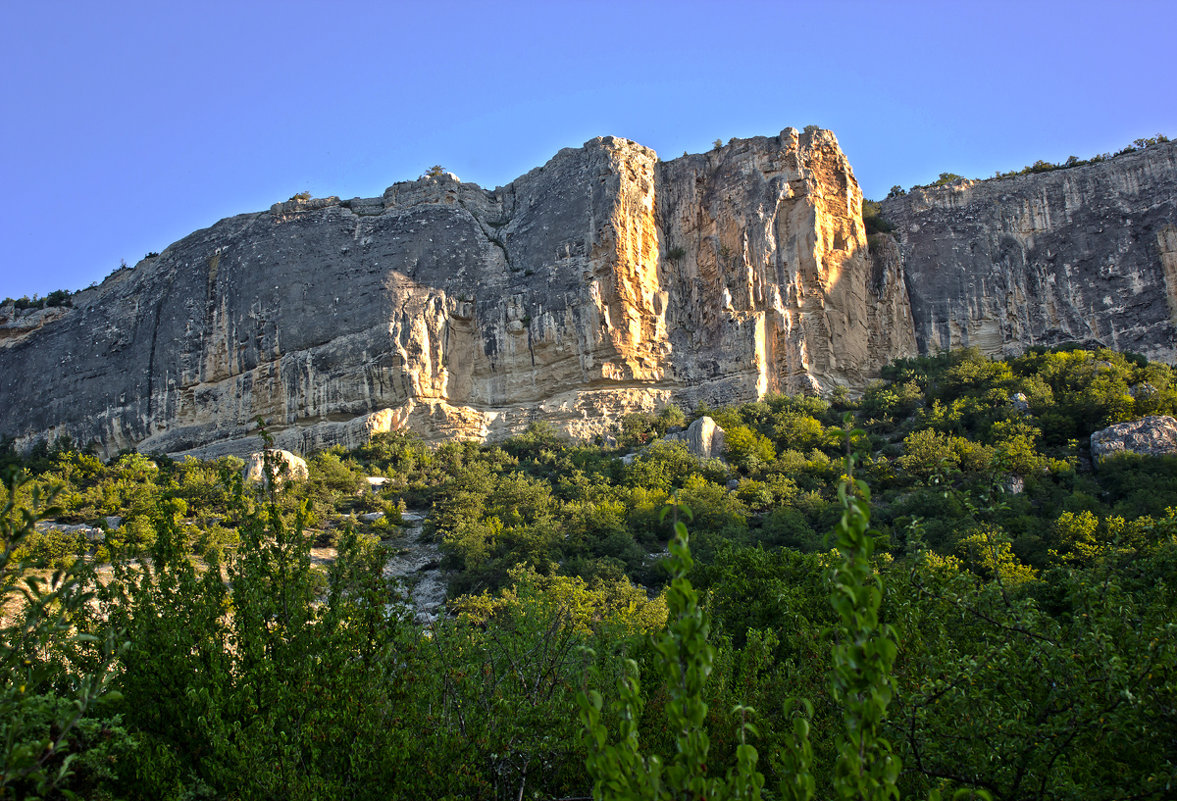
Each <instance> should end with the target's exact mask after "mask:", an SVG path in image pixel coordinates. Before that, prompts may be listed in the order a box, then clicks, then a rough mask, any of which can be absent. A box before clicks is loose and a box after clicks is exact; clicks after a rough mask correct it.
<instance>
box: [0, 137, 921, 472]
mask: <svg viewBox="0 0 1177 801" xmlns="http://www.w3.org/2000/svg"><path fill="white" fill-rule="evenodd" d="M860 203H861V195H860V193H859V190H858V186H857V184H856V182H855V180H854V176H853V174H852V172H851V170H850V167H849V165H848V163H847V162H846V159H845V157H844V156H843V155H842V153H841V151H840V150H839V149H838V145H837V141H836V140H835V139H834V137H833V135H832V134H830V133H829V132H826V131H820V130H816V129H814V130H810V131H808V132H806V133H803V134H802V133H798V132H797V131H794V130H792V129H787V130H786V131H785V132H784V133H782V134H781V136H779V137H771V138H764V137H762V138H757V139H750V140H738V141H737V140H733V142H732V143H731V144H729V145H728V146H727V147H725V148H722V149H719V150H716V151H713V152H711V153H707V154H703V155H696V156H689V157H684V158H682V159H678V160H675V161H673V162H669V163H660V162H659V161H658V159H657V157H656V156H655V154H654V152H653V151H651V150H648V149H647V148H644V147H642V146H640V145H637V144H635V143H633V142H630V141H627V140H624V139H614V138H604V139H596V140H593V141H590V142H588V143H587V144H586V145H585V146H584V147H582V148H578V149H567V150H563V151H561V152H560V153H558V154H557V155H556V156H555V157H554V158H553V159H552V160H551V161H550V162H548V163H547V164H545V165H544V166H543V167H541V168H539V169H536V170H533V171H532V172H530V173H528V174H527V175H525V176H523V177H521V178H519V179H518V180H516V181H514V182H513V183H512V184H510V185H508V186H506V187H502V188H499V189H496V190H494V191H487V190H484V189H482V188H480V187H477V186H475V185H472V184H464V183H460V182H459V181H458V180H457V179H456V178H454V177H453V176H451V175H441V176H435V177H426V178H422V179H420V180H417V181H413V182H406V183H399V184H396V185H394V186H392V187H390V188H389V189H388V190H387V191H386V192H385V193H384V196H383V197H380V198H369V199H355V200H351V201H339V200H338V199H336V198H328V199H322V200H310V201H302V202H299V201H291V202H288V203H280V204H276V205H275V206H273V207H272V208H271V209H270V210H269V211H268V212H261V213H256V214H245V215H241V216H238V217H233V218H230V219H227V220H222V221H221V222H219V223H217V224H216V225H214V226H213V227H211V228H208V229H206V230H203V231H198V232H196V233H194V234H192V235H191V236H189V237H187V238H186V239H184V240H182V241H180V242H177V243H176V244H174V245H172V246H171V247H169V248H168V249H167V250H166V251H164V252H163V253H162V254H160V255H159V256H158V257H154V258H151V259H149V260H145V261H144V262H141V263H140V264H139V265H137V266H136V267H135V269H133V270H123V271H119V272H118V273H116V274H115V275H113V276H111V277H110V278H108V279H107V280H106V281H105V282H104V283H103V284H102V285H101V286H99V287H97V288H96V289H93V290H87V291H84V292H81V293H78V294H77V295H75V297H74V299H73V300H74V308H73V309H69V310H64V311H63V312H62V313H60V314H56V315H55V316H53V317H48V316H47V317H45V319H39V320H37V321H36V323H37V324H36V325H35V326H33V325H31V324H30V325H24V326H23V327H21V325H19V324H18V323H17V321H11V324H9V325H8V326H7V328H5V327H4V321H0V336H4V339H2V340H0V365H2V366H3V374H2V377H0V409H3V410H4V411H3V418H2V423H0V427H2V432H3V433H4V434H5V435H8V436H15V437H18V438H22V439H21V441H23V442H25V443H28V442H31V441H32V438H35V437H39V436H44V435H46V434H49V435H50V436H56V435H59V434H69V435H70V436H71V437H73V438H75V439H76V440H79V441H82V442H89V441H91V440H98V441H99V442H100V443H101V444H102V447H103V449H104V450H105V451H106V452H107V453H111V452H114V451H117V450H118V449H120V448H124V447H130V446H135V447H138V448H139V449H140V450H145V451H165V452H172V453H176V452H198V453H200V454H202V455H215V454H219V453H226V452H233V453H238V454H242V453H246V452H250V451H253V450H257V448H258V445H259V443H258V440H257V438H256V437H255V436H252V435H251V434H250V431H251V429H252V426H253V423H252V421H253V420H254V419H255V418H256V417H258V416H261V417H262V418H264V419H265V420H266V421H267V423H268V428H269V431H270V433H271V434H272V435H273V436H274V440H275V444H276V445H277V446H278V447H283V448H287V449H290V450H294V451H305V450H307V449H309V448H312V447H316V446H322V445H328V444H332V443H343V444H349V445H350V444H356V443H358V442H360V441H363V440H364V439H366V438H367V437H368V436H370V435H371V434H372V433H373V432H377V431H383V430H389V429H393V428H400V427H408V428H412V429H415V430H418V431H420V432H422V433H424V434H425V435H427V436H430V437H442V436H462V437H486V436H494V435H498V434H502V433H506V432H509V431H512V430H517V429H519V428H520V427H523V426H525V425H526V424H527V423H528V422H529V421H531V420H533V419H536V418H540V417H542V418H543V419H546V420H549V421H551V422H553V423H554V424H555V425H557V426H558V427H560V428H562V429H563V430H565V431H566V432H568V433H570V434H572V435H574V436H591V435H593V434H596V433H600V432H603V431H605V430H606V429H607V427H608V426H609V425H610V424H611V423H613V422H614V421H616V419H617V418H618V417H619V416H620V415H622V414H625V413H628V412H630V411H635V410H652V409H654V408H656V407H658V406H660V405H663V404H665V403H667V402H670V401H671V400H677V401H678V402H680V403H682V404H684V405H687V406H691V405H694V404H696V403H698V402H699V401H703V400H706V401H707V402H709V403H712V404H721V403H727V402H731V401H737V400H746V399H751V398H755V397H757V396H759V395H761V394H763V393H765V392H768V391H799V390H814V389H819V390H820V389H827V388H831V387H833V386H835V385H846V384H859V383H861V382H862V381H863V380H864V379H865V377H866V376H868V375H870V374H871V373H872V372H873V371H875V370H877V368H878V366H879V365H880V364H881V363H883V362H885V361H886V360H887V359H889V358H890V357H891V356H893V355H895V354H896V353H904V352H909V351H911V350H912V349H913V347H914V339H913V338H912V336H911V333H910V328H911V327H910V323H908V326H907V329H906V333H905V332H904V331H903V330H900V331H898V332H892V333H889V334H888V335H887V336H886V337H884V338H882V339H881V340H879V341H878V342H875V341H874V340H872V338H871V337H870V336H869V335H868V332H869V331H871V330H872V329H873V328H874V327H875V321H874V308H875V306H877V305H878V304H879V298H878V297H877V296H876V294H875V290H874V289H873V288H872V286H871V285H870V280H871V275H872V267H871V265H870V262H869V259H868V257H867V255H866V248H865V238H864V234H863V225H862V219H861V215H860V210H859V207H860ZM889 287H890V290H891V295H892V297H889V298H888V299H887V300H888V302H892V303H893V305H894V304H898V306H899V307H901V308H903V309H906V297H905V296H904V294H903V287H902V282H901V281H898V280H894V281H892V282H891V283H890V285H889ZM876 339H877V337H876Z"/></svg>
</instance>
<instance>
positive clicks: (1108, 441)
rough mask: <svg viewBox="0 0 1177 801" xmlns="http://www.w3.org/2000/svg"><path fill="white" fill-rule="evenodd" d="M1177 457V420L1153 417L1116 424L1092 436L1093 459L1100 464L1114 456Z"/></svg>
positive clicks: (1159, 416) (1160, 416)
mask: <svg viewBox="0 0 1177 801" xmlns="http://www.w3.org/2000/svg"><path fill="white" fill-rule="evenodd" d="M1125 453H1131V454H1137V455H1139V456H1174V455H1177V419H1174V418H1172V417H1170V416H1168V415H1150V416H1148V417H1145V418H1142V419H1140V420H1133V421H1131V422H1127V423H1116V424H1115V425H1113V426H1108V427H1107V428H1105V429H1102V430H1100V431H1096V432H1095V433H1094V434H1092V435H1091V458H1092V459H1093V460H1094V461H1095V463H1096V464H1098V463H1099V462H1101V461H1103V460H1104V459H1107V458H1109V457H1113V456H1119V455H1121V454H1125Z"/></svg>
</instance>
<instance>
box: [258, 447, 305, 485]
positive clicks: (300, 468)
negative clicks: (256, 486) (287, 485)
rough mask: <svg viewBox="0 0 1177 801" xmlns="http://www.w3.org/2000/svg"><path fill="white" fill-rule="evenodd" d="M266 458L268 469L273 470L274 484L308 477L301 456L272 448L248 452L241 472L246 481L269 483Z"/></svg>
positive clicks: (303, 479)
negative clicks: (243, 469) (247, 457)
mask: <svg viewBox="0 0 1177 801" xmlns="http://www.w3.org/2000/svg"><path fill="white" fill-rule="evenodd" d="M267 459H269V462H270V469H271V470H272V471H273V475H274V483H275V484H282V483H283V482H286V481H306V480H307V479H308V478H309V477H310V471H309V470H308V469H307V463H306V461H305V460H304V459H303V458H302V457H300V456H295V455H294V454H293V453H291V452H290V451H284V450H281V449H278V448H272V449H270V450H267V451H259V452H257V453H252V454H250V456H249V459H248V460H247V461H246V463H245V471H244V473H243V477H244V478H245V480H246V481H247V482H261V483H263V484H266V485H268V484H269V477H268V476H267V475H266V460H267Z"/></svg>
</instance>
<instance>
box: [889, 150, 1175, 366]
mask: <svg viewBox="0 0 1177 801" xmlns="http://www.w3.org/2000/svg"><path fill="white" fill-rule="evenodd" d="M882 209H883V216H884V217H885V218H886V219H888V220H889V221H890V222H891V223H893V224H894V225H895V226H896V232H895V233H896V235H897V237H898V239H899V247H900V250H901V253H902V261H903V269H904V274H905V277H906V281H907V288H908V293H909V296H910V298H911V313H912V317H913V319H914V320H915V333H916V338H917V339H918V341H919V345H920V349H921V351H925V352H927V351H936V350H942V349H948V348H956V347H962V346H970V345H972V346H977V347H979V348H980V349H981V350H982V351H984V352H986V353H990V354H999V353H1012V352H1020V351H1022V350H1024V349H1025V348H1026V347H1028V346H1031V345H1054V344H1059V343H1063V342H1072V341H1074V342H1092V343H1095V342H1098V343H1099V344H1102V345H1104V346H1106V347H1110V348H1113V349H1116V350H1124V351H1133V352H1136V353H1141V354H1144V355H1146V356H1148V357H1149V358H1152V359H1158V360H1164V361H1169V362H1172V361H1173V360H1174V359H1175V358H1177V328H1175V323H1177V143H1168V144H1159V145H1152V146H1150V147H1148V148H1145V149H1144V150H1141V151H1138V152H1135V153H1128V154H1125V155H1121V156H1117V157H1116V158H1112V159H1108V160H1106V161H1103V162H1100V163H1096V164H1090V165H1087V166H1082V167H1075V168H1071V169H1064V170H1055V171H1052V172H1046V173H1041V174H1032V175H1022V176H1015V177H1009V178H1002V179H995V180H989V181H982V182H979V183H977V182H972V181H959V182H957V183H954V184H949V185H947V186H940V187H925V188H920V189H914V190H912V191H911V192H909V193H908V194H907V195H905V196H902V197H898V198H891V199H888V200H886V201H884V202H883V204H882Z"/></svg>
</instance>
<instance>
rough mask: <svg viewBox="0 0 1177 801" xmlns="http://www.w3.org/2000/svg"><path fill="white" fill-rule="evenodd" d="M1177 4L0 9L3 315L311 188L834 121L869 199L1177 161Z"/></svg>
mask: <svg viewBox="0 0 1177 801" xmlns="http://www.w3.org/2000/svg"><path fill="white" fill-rule="evenodd" d="M1175 30H1177V2H1174V0H1116V1H1115V2H1112V0H1106V1H1101V2H1092V1H1091V0H1068V1H1067V2H1035V0H1020V1H1018V2H999V1H996V0H995V1H993V2H977V1H970V0H937V1H936V2H903V0H889V1H888V2H866V1H865V0H863V1H861V2H854V1H852V0H829V1H828V2H821V0H804V1H803V2H794V0H778V1H777V2H751V1H745V0H731V1H730V2H726V3H717V2H716V3H713V2H693V1H692V0H676V1H675V2H640V0H631V2H558V1H557V0H551V2H532V3H526V2H506V1H505V0H491V1H490V2H487V1H486V0H483V2H452V1H451V2H446V1H445V0H432V1H431V2H418V3H398V2H391V1H387V0H386V2H365V1H364V0H349V1H348V2H340V1H339V0H335V2H309V1H308V2H303V1H300V0H283V2H268V1H263V0H256V1H254V0H231V2H222V0H202V2H199V3H197V2H184V3H172V2H161V0H150V2H123V1H122V0H107V2H101V3H99V2H91V1H90V0H72V1H71V2H61V0H38V1H37V2H34V1H33V0H0V58H2V59H3V60H4V69H3V77H0V177H2V178H3V184H4V186H3V193H2V194H0V244H2V251H0V298H2V297H4V296H11V297H20V296H21V295H25V294H28V295H32V294H33V293H38V294H40V295H44V294H46V293H47V292H49V291H50V290H53V289H58V288H65V289H80V288H82V287H85V286H87V285H88V284H90V283H91V282H93V281H100V280H102V278H104V277H105V276H106V275H108V274H109V273H110V272H111V271H113V270H114V269H115V268H117V267H118V266H119V263H120V261H121V260H126V262H127V263H128V264H130V265H134V264H135V262H137V261H138V260H139V259H141V258H142V257H143V255H144V254H145V253H146V252H148V251H153V250H154V251H160V250H163V249H164V248H165V247H166V246H167V245H169V244H170V243H172V242H174V241H176V240H177V239H179V238H181V237H183V236H185V235H187V234H188V233H191V232H192V231H194V230H196V229H199V228H203V227H206V226H208V225H211V224H212V223H214V222H215V221H216V220H218V219H220V218H222V217H227V216H230V215H233V214H239V213H242V212H247V211H258V210H262V209H266V208H268V207H269V206H270V204H272V203H274V202H275V201H279V200H285V199H287V198H289V197H290V196H291V195H293V194H294V193H296V192H300V191H303V190H307V191H310V192H311V193H312V194H314V195H315V196H319V197H322V196H327V195H339V196H340V197H343V198H349V197H355V196H374V195H378V194H380V193H381V192H383V190H384V188H385V187H387V186H389V185H390V184H392V183H394V182H395V181H399V180H408V179H412V178H415V177H417V176H418V175H420V174H421V173H422V172H424V171H425V170H426V169H427V168H428V167H429V166H431V165H433V164H442V165H444V166H445V167H446V168H447V169H449V170H451V171H453V172H455V173H457V174H458V175H459V176H460V177H461V179H462V180H464V181H475V182H477V183H479V184H482V185H483V186H486V187H494V186H497V185H501V184H505V183H508V182H509V181H511V180H512V179H514V178H515V177H517V176H518V175H520V174H522V173H524V172H526V171H527V170H529V169H531V168H533V167H536V166H538V165H540V164H542V163H544V162H545V161H547V159H548V158H550V157H551V156H552V155H553V154H554V153H555V152H556V151H557V150H559V149H560V148H562V147H568V146H579V145H580V144H582V143H583V142H584V141H586V140H587V139H591V138H592V137H594V136H602V135H614V136H624V137H628V138H630V139H634V140H636V141H638V142H641V143H642V144H644V145H646V146H648V147H652V148H654V149H655V150H656V151H658V153H659V155H661V156H662V157H663V158H664V159H669V158H673V157H675V156H679V155H681V154H682V153H683V151H684V150H686V151H690V152H698V151H702V150H706V149H708V148H709V147H710V145H711V142H712V141H713V140H715V139H716V138H723V139H725V140H726V139H728V138H730V137H733V136H739V137H745V136H755V135H771V134H775V133H777V132H779V131H780V130H781V129H782V128H785V127H787V126H790V125H792V126H795V127H797V128H803V127H804V126H806V125H811V124H812V125H820V126H822V127H825V128H830V129H832V130H833V131H834V132H835V134H837V136H838V139H839V141H840V142H841V144H842V148H843V150H844V151H845V152H846V153H847V155H848V156H849V158H850V162H851V164H852V165H853V167H854V170H855V174H856V176H857V177H858V180H859V182H860V184H861V185H862V188H863V191H864V193H865V194H866V196H867V197H875V198H878V197H882V196H883V195H885V194H886V192H887V190H888V188H889V187H891V186H892V185H894V184H900V185H902V186H904V187H907V186H911V185H913V184H916V183H927V182H930V181H932V180H934V179H935V178H936V177H937V175H938V174H939V173H941V172H955V173H959V174H962V175H966V176H969V177H987V176H991V175H992V174H993V173H994V172H995V171H997V170H1009V169H1019V168H1021V167H1023V166H1025V165H1027V164H1030V163H1033V162H1034V161H1036V160H1038V159H1045V160H1048V161H1056V162H1057V161H1063V160H1065V159H1066V158H1067V156H1069V155H1076V156H1079V157H1082V158H1085V157H1088V156H1091V155H1094V154H1096V153H1102V152H1108V151H1115V150H1118V149H1120V148H1122V147H1123V146H1125V145H1126V144H1128V143H1130V142H1131V141H1132V140H1133V139H1137V138H1140V137H1146V136H1152V135H1154V134H1156V133H1164V134H1166V135H1168V136H1170V137H1172V138H1177V66H1175V64H1174V52H1175V44H1174V31H1175Z"/></svg>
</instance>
